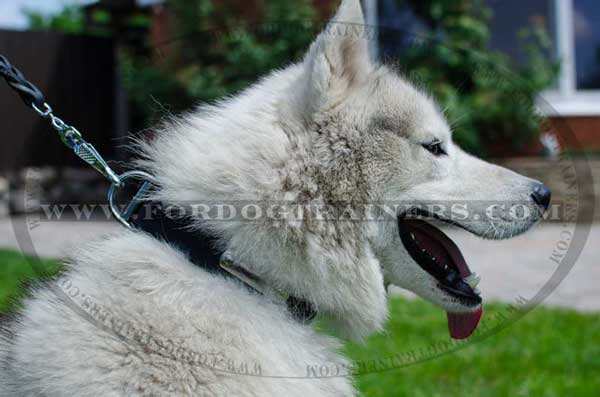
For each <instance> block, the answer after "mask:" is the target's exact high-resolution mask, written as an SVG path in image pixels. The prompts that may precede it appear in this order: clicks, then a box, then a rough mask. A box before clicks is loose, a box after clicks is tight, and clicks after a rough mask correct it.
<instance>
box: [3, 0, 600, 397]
mask: <svg viewBox="0 0 600 397" xmlns="http://www.w3.org/2000/svg"><path fill="white" fill-rule="evenodd" d="M337 5H338V0H313V1H309V0H296V1H294V2H291V1H289V0H220V1H217V0H162V1H161V0H98V1H92V0H90V1H86V0H0V54H3V55H5V56H7V57H8V58H9V59H10V60H11V61H12V62H13V63H14V64H15V65H16V66H17V67H19V68H20V69H21V70H22V71H23V72H24V74H25V75H26V76H27V77H28V79H29V80H31V81H32V82H33V83H35V84H36V85H38V86H39V87H40V88H41V89H42V91H43V92H44V93H45V94H46V97H47V99H48V101H49V102H50V104H51V105H52V106H53V108H54V110H55V112H56V113H57V114H58V115H59V116H61V117H62V118H63V119H64V120H65V121H67V122H69V123H71V124H73V125H75V126H77V128H78V129H79V130H80V131H81V132H82V133H83V134H84V136H85V137H86V139H87V140H88V141H90V142H92V143H93V144H94V145H95V146H96V147H97V148H98V149H99V151H100V152H101V153H102V154H103V155H104V156H105V157H106V158H107V159H110V160H111V165H113V166H114V167H115V168H116V169H123V168H124V166H125V164H126V163H127V161H128V159H129V158H130V154H129V153H128V151H127V149H126V148H125V146H126V145H127V143H128V142H129V141H128V138H130V137H131V136H140V135H142V136H151V135H152V133H153V132H152V127H153V126H154V125H156V123H158V122H159V121H160V120H161V119H162V118H164V117H166V116H169V115H171V114H177V113H180V112H182V111H186V110H190V109H192V108H193V106H195V105H197V104H201V103H210V102H212V101H214V100H215V99H217V98H220V97H222V96H225V95H230V94H235V93H237V92H239V91H240V90H242V89H244V88H245V87H247V86H248V85H250V84H251V83H252V82H254V81H255V80H256V79H257V78H258V77H260V76H261V75H264V74H265V73H267V72H269V71H270V70H273V69H275V68H278V67H282V66H285V65H287V64H289V63H291V62H294V61H298V60H299V59H301V56H302V54H303V53H304V52H305V51H306V49H307V47H308V45H309V44H310V42H311V41H312V40H313V39H314V37H315V36H316V34H317V33H318V32H319V31H320V29H321V28H322V24H323V23H324V22H325V21H327V20H328V18H329V17H330V16H331V15H332V13H333V12H334V10H335V9H336V7H337ZM363 6H364V9H365V12H366V16H367V20H368V25H369V26H370V27H371V28H372V29H373V32H374V35H373V40H371V51H372V53H373V55H374V56H377V57H378V58H379V59H381V60H382V61H383V62H386V63H389V64H392V65H394V67H396V68H398V69H400V71H401V72H402V73H404V74H405V75H406V76H407V77H408V78H410V79H411V80H413V81H414V82H416V83H417V84H419V85H421V86H423V87H425V88H426V89H428V90H429V91H430V92H432V94H433V95H434V96H435V97H436V98H437V99H438V101H439V102H440V105H441V107H442V108H443V109H444V110H445V112H446V114H447V116H448V118H449V120H450V122H451V123H452V125H453V129H454V136H455V140H456V141H457V142H458V143H459V144H460V145H461V146H462V147H463V148H465V149H466V150H468V151H469V152H471V153H474V154H476V155H478V156H482V157H484V158H486V159H488V160H490V161H493V162H496V163H499V164H501V165H504V166H506V167H509V168H511V169H514V170H515V171H517V172H520V173H523V174H526V175H529V176H531V177H534V178H537V179H539V180H542V181H544V182H545V183H546V184H548V185H549V186H550V187H551V188H552V190H553V192H554V196H553V204H554V205H555V206H556V208H558V212H557V214H558V215H557V216H555V217H553V218H552V219H550V220H549V221H547V222H544V223H543V224H542V225H541V226H540V227H539V228H538V229H537V230H536V231H535V232H533V233H530V234H528V235H526V236H523V237H520V238H518V239H515V240H511V241H507V242H502V243H490V242H482V241H479V240H476V239H475V238H474V237H472V236H470V235H467V234H465V233H462V232H460V231H457V230H451V231H449V233H451V235H452V237H453V238H454V239H455V240H457V241H458V242H459V245H460V246H461V248H462V249H463V252H464V253H465V256H466V257H467V260H468V261H469V262H470V263H471V264H472V265H471V267H472V268H474V269H475V270H476V271H477V272H478V273H479V274H481V275H482V277H483V281H482V284H481V290H482V291H483V294H484V298H485V299H486V300H487V301H494V302H497V303H494V304H492V305H490V306H489V310H491V311H492V312H494V311H501V310H502V309H503V308H505V307H506V306H505V305H506V304H510V303H513V302H514V301H515V299H517V298H518V297H525V298H530V297H532V296H533V295H535V294H536V293H537V292H538V291H539V290H540V288H541V287H542V286H543V285H545V284H546V282H547V281H548V280H549V278H550V277H551V276H552V275H553V274H554V273H555V272H556V271H557V264H556V263H555V262H553V261H551V260H549V258H551V257H552V254H553V252H554V250H555V248H556V245H557V243H559V242H560V236H561V232H562V231H564V230H566V229H569V228H571V229H572V228H573V227H574V225H573V222H569V220H568V219H565V218H564V217H563V215H564V214H562V212H561V210H560V208H563V207H564V203H565V202H566V201H567V200H568V199H569V197H570V195H571V196H572V195H573V192H572V188H573V185H572V183H571V182H572V179H569V178H568V177H567V176H568V175H569V174H571V173H574V172H575V170H577V171H579V172H578V173H577V176H578V179H577V182H578V185H579V187H581V189H580V190H579V191H578V192H575V193H576V201H577V206H578V208H579V209H580V210H581V211H583V214H582V217H581V218H582V220H583V221H584V223H585V224H586V227H587V228H589V229H590V234H589V238H588V240H587V244H586V246H585V249H584V250H583V252H582V253H581V255H580V256H579V258H578V261H577V262H576V263H575V265H574V267H573V269H572V270H571V271H570V273H569V275H568V276H567V278H566V279H565V280H564V281H562V282H561V283H560V285H557V289H556V290H555V291H554V293H553V294H552V295H550V296H549V297H548V298H547V299H546V300H545V305H544V306H545V307H544V308H540V309H536V310H535V312H534V313H532V314H530V315H528V316H527V317H526V318H525V319H524V320H523V321H520V322H519V323H518V324H517V325H515V326H513V327H511V328H510V329H509V330H507V331H504V332H502V333H500V334H498V335H496V336H494V337H493V338H490V339H488V340H486V341H485V342H483V343H480V344H478V345H476V346H474V347H470V348H468V349H465V350H464V351H462V352H460V353H457V354H454V355H452V356H451V357H446V358H442V359H438V360H434V361H432V362H430V363H427V364H421V365H415V366H411V367H410V368H406V369H403V370H399V371H396V372H392V373H385V374H379V375H369V376H364V377H360V378H359V380H358V383H357V384H358V385H359V386H360V388H361V390H362V391H363V393H364V394H365V395H368V396H379V395H381V396H389V395H411V396H420V395H423V396H433V395H440V396H442V395H443V396H448V395H465V394H466V395H476V396H479V395H481V396H488V395H490V396H495V395H498V396H507V395H510V396H513V395H514V396H517V395H518V396H529V395H532V396H541V395H544V396H545V395H559V396H560V395H565V394H567V393H569V394H570V395H582V396H583V395H586V396H587V395H589V396H597V395H600V383H599V382H600V380H599V379H598V376H597V374H598V373H599V372H598V371H600V337H599V335H600V332H598V331H600V321H599V320H600V316H598V314H597V311H598V310H600V289H598V287H597V285H598V283H600V270H599V269H598V266H597V264H596V259H597V257H598V255H599V254H600V247H598V246H595V245H594V242H595V241H597V239H598V237H599V236H600V229H599V228H598V227H597V225H596V221H597V220H598V219H600V215H598V211H596V212H595V213H594V211H593V207H594V205H595V204H596V203H597V202H598V196H597V194H596V193H595V192H596V191H598V190H600V189H599V187H600V185H598V181H600V25H598V24H597V23H596V22H597V21H598V20H600V2H598V1H597V0H527V1H520V0H363ZM0 108H1V109H2V120H1V121H0V139H1V140H2V144H1V145H0V312H2V311H4V312H7V311H9V310H10V308H11V307H13V305H14V300H13V299H12V298H13V297H14V296H16V295H15V294H17V295H18V291H20V290H21V289H22V285H23V283H24V282H27V280H30V279H31V278H32V277H33V276H34V275H33V273H32V271H31V270H30V269H28V267H27V265H26V258H27V256H24V255H29V256H32V255H40V256H42V257H44V258H61V257H63V256H64V255H65V252H68V249H69V247H71V246H74V245H77V244H79V243H80V242H81V241H84V240H87V239H91V238H94V237H96V236H98V235H99V234H101V233H104V232H107V231H110V230H114V229H115V228H118V227H119V226H117V225H116V224H114V223H112V222H108V221H106V220H104V219H96V220H95V221H94V222H76V221H74V220H73V221H72V222H69V221H61V222H45V223H41V224H36V225H35V227H32V226H31V225H30V224H28V223H27V222H28V219H29V218H28V217H30V216H31V215H32V214H36V213H39V212H40V211H41V208H42V207H41V206H42V205H43V204H52V203H70V204H81V203H99V202H103V200H104V195H105V191H106V188H107V186H106V183H105V182H104V180H103V179H102V177H100V176H99V175H97V174H96V173H95V172H94V171H91V170H89V169H88V168H86V167H85V166H84V164H82V163H81V162H80V161H79V160H78V159H77V158H76V157H74V156H73V155H72V153H71V152H70V151H69V150H68V149H66V148H65V147H63V146H62V143H61V142H60V140H59V139H57V137H56V136H55V135H54V133H53V131H51V130H50V128H49V126H48V124H47V123H46V122H45V121H44V120H40V119H39V118H38V117H36V116H35V114H34V113H33V112H32V111H31V110H29V109H27V108H25V107H24V106H23V104H22V103H21V101H20V100H19V98H18V97H17V96H16V95H15V94H14V93H13V92H12V91H10V90H9V89H8V88H5V89H0ZM588 173H589V174H588ZM32 176H33V178H34V179H35V181H36V189H35V190H36V192H35V195H32V194H31V189H30V188H28V184H27V180H28V178H30V177H32ZM561 206H562V207H561ZM22 225H24V226H22ZM23 232H26V233H27V234H28V236H30V237H31V239H32V241H33V244H23V243H22V239H21V238H20V236H19V233H23ZM48 266H49V267H50V268H54V267H55V266H56V265H55V262H54V261H53V260H49V261H48ZM396 292H397V291H396ZM391 305H392V309H393V312H392V313H393V314H392V319H391V320H390V326H389V333H388V334H386V335H384V336H378V337H375V338H373V339H372V340H370V341H369V342H368V344H367V345H366V346H355V345H348V346H347V347H346V349H347V350H348V352H349V354H351V355H352V356H353V357H355V358H362V359H367V360H368V359H369V358H371V359H372V358H373V357H381V356H385V355H388V354H396V353H401V352H403V351H405V350H407V349H413V348H418V347H420V346H429V345H431V344H432V343H435V341H438V340H445V339H447V336H446V335H445V332H446V331H445V330H444V327H445V325H444V323H445V321H444V318H443V316H442V314H441V312H438V311H437V310H435V309H433V308H431V307H430V306H429V305H427V304H425V303H423V302H420V301H418V300H415V299H414V297H412V296H409V295H406V294H402V295H401V296H399V297H397V298H395V300H393V302H392V303H391ZM503 305H504V306H503ZM592 374H595V375H593V376H592Z"/></svg>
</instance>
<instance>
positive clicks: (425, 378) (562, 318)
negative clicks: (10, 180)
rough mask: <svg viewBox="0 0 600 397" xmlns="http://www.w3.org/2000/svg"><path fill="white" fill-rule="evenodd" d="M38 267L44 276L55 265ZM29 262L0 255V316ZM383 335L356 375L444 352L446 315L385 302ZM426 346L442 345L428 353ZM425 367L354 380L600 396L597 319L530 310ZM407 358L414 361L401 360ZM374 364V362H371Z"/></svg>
mask: <svg viewBox="0 0 600 397" xmlns="http://www.w3.org/2000/svg"><path fill="white" fill-rule="evenodd" d="M40 266H41V267H42V268H45V269H48V270H49V271H50V272H51V273H52V272H55V271H57V269H58V268H59V267H58V265H57V263H56V262H55V261H42V262H41V264H40ZM35 274H36V272H34V271H33V270H32V268H31V266H30V265H29V261H28V260H26V259H25V258H23V257H22V256H21V255H19V254H17V253H15V252H10V251H1V250H0V313H1V312H5V311H6V310H8V308H9V307H12V304H13V303H11V302H13V301H14V299H12V298H14V297H16V296H19V290H20V285H22V284H23V282H27V281H28V280H31V279H32V278H34V277H35ZM390 312H391V316H390V321H389V323H388V325H387V327H386V334H384V335H377V336H374V337H372V338H370V339H369V340H368V341H367V342H366V344H364V345H357V344H347V345H346V346H345V348H344V350H345V353H346V354H347V355H348V356H350V357H351V358H352V359H353V360H355V362H357V363H363V365H365V366H364V367H362V368H372V367H373V363H374V362H375V363H376V364H377V368H381V367H382V366H383V367H387V366H388V365H389V363H390V361H387V360H386V358H389V357H413V358H414V357H423V356H425V357H427V356H428V355H429V354H430V353H431V352H434V351H438V352H444V351H446V350H447V349H446V348H445V347H444V346H446V347H447V346H456V345H448V343H449V342H450V339H449V338H448V330H447V324H446V317H445V314H444V313H443V312H442V311H441V310H439V309H437V308H434V307H433V306H431V305H430V304H428V303H425V302H422V301H408V300H404V299H400V298H394V299H392V300H391V301H390ZM485 312H486V313H485V314H484V320H483V321H482V324H481V325H480V328H479V329H480V330H484V331H485V328H486V326H487V327H488V328H487V329H491V328H492V325H496V324H499V323H502V322H503V321H500V320H499V319H501V317H500V315H501V314H506V313H508V306H507V305H499V304H491V305H486V306H485ZM432 346H438V347H439V346H442V347H441V348H439V349H437V350H435V349H433V350H432ZM461 347H463V348H462V349H460V350H459V351H457V352H454V353H450V354H444V355H442V356H441V357H438V358H434V359H432V360H429V361H426V362H420V363H417V364H413V365H409V366H406V367H403V368H399V369H395V370H389V371H384V372H379V373H374V374H368V375H358V376H355V382H356V385H357V386H358V387H359V388H360V390H361V391H362V395H363V396H368V397H378V396H386V397H388V396H394V397H395V396H408V397H421V396H422V397H436V396H440V397H441V396H443V397H452V396H460V397H480V396H481V397H488V396H489V397H495V396H498V397H528V396H532V397H553V396H556V397H563V396H570V397H571V396H573V397H578V396H590V397H592V396H600V315H591V314H590V315H584V314H579V313H577V312H574V311H569V310H557V309H545V308H537V309H535V310H534V311H533V312H531V313H529V314H527V315H526V316H525V317H524V318H522V319H521V320H519V321H518V322H516V323H515V324H513V325H511V326H510V327H508V328H506V329H504V330H503V331H501V332H499V333H496V334H494V335H493V336H490V337H489V338H486V339H484V340H482V341H480V342H477V343H473V342H467V344H466V346H461ZM409 352H413V353H414V355H413V356H407V355H406V354H407V353H409ZM373 360H378V361H373Z"/></svg>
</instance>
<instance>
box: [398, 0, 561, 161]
mask: <svg viewBox="0 0 600 397" xmlns="http://www.w3.org/2000/svg"><path fill="white" fill-rule="evenodd" d="M397 1H398V2H399V3H400V6H412V7H413V9H414V10H415V12H416V13H417V15H419V16H420V17H422V18H423V19H424V20H425V21H427V23H428V24H429V26H430V27H431V30H432V33H431V35H428V36H426V37H415V39H416V40H415V41H416V42H417V45H413V46H410V48H409V49H408V50H407V51H406V52H405V53H404V54H403V55H402V56H401V57H400V59H399V60H398V62H399V64H401V65H402V67H403V68H404V69H405V70H406V71H407V73H408V74H409V75H410V76H411V77H412V79H414V80H415V81H416V82H418V83H419V84H421V85H423V86H424V87H425V88H426V89H428V90H429V91H430V92H432V93H433V94H434V96H435V97H436V98H437V99H438V101H439V102H440V104H441V107H442V108H443V109H444V110H445V112H446V114H447V116H448V118H449V119H450V121H451V122H452V123H453V124H454V127H455V128H454V129H455V139H456V141H457V142H458V143H459V144H460V145H461V146H463V147H464V148H465V149H467V150H468V151H470V152H474V153H476V154H479V155H486V154H487V153H486V152H488V149H489V147H490V146H491V145H494V144H495V143H497V142H506V143H508V144H510V145H512V147H513V149H516V150H519V149H521V148H522V147H523V146H524V145H526V144H530V143H531V142H532V141H534V139H535V138H537V137H538V135H539V133H540V130H541V122H542V119H541V117H540V116H538V114H537V113H536V110H535V100H536V98H537V96H538V94H539V93H540V92H541V91H543V90H544V89H545V88H547V87H548V86H550V85H551V84H552V83H553V82H554V81H555V79H556V76H557V74H558V71H559V68H558V65H557V64H555V63H553V62H551V61H549V59H548V58H549V57H548V56H547V54H548V53H549V52H550V47H551V43H550V41H549V39H548V36H547V34H546V30H545V27H544V26H542V25H535V26H531V27H530V28H529V29H527V30H524V31H523V32H521V39H522V49H523V50H524V53H525V55H526V61H525V62H524V63H522V64H518V63H516V62H514V61H513V60H511V59H510V58H509V57H508V56H507V55H505V54H503V53H501V52H499V51H494V50H491V49H490V44H489V38H490V31H489V27H488V26H489V22H490V19H491V17H492V13H491V11H490V9H489V8H487V7H485V4H484V1H483V0H451V1H450V0H427V1H422V0H419V1H417V0H397Z"/></svg>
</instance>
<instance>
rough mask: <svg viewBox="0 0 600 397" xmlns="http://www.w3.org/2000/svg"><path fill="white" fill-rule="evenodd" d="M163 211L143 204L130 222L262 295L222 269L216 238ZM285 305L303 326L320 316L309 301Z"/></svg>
mask: <svg viewBox="0 0 600 397" xmlns="http://www.w3.org/2000/svg"><path fill="white" fill-rule="evenodd" d="M164 208H165V207H164V206H163V204H162V203H159V202H153V201H145V202H144V201H143V202H140V203H139V205H138V207H137V209H135V210H134V211H133V212H132V215H131V217H130V219H128V221H129V223H130V224H131V225H132V226H133V227H134V228H136V229H138V230H142V231H144V232H146V233H148V234H150V235H152V236H153V237H155V238H157V239H159V240H161V241H165V242H167V243H169V244H171V245H172V246H174V247H176V248H177V249H179V250H180V251H182V252H183V253H184V254H185V255H187V257H188V258H189V260H190V261H191V262H192V263H193V264H195V265H196V266H198V267H200V268H202V269H204V270H206V271H207V272H210V273H213V274H218V275H221V276H223V277H226V278H232V279H236V280H238V281H240V282H242V283H243V284H244V285H245V286H247V287H248V288H249V289H250V290H252V291H255V292H257V293H260V291H258V290H257V289H256V288H254V287H253V286H251V285H250V284H248V283H247V282H245V281H244V280H241V279H240V278H238V277H235V276H234V275H233V274H231V273H230V272H228V271H227V270H225V269H224V268H223V267H221V260H222V256H223V254H224V251H223V250H222V249H221V248H219V246H218V244H217V240H216V239H215V238H213V237H211V236H209V235H207V234H205V233H202V232H201V231H197V230H190V228H189V225H190V222H189V220H188V219H180V218H177V217H171V216H167V214H166V213H165V210H164ZM286 305H287V307H288V310H289V311H290V313H291V314H292V316H293V317H294V318H295V319H296V320H298V321H300V322H303V323H304V322H310V321H311V320H313V319H314V318H315V316H316V314H317V312H316V310H315V309H314V307H313V305H312V304H311V303H310V302H308V301H306V300H303V299H299V298H296V297H293V296H290V297H288V298H287V300H286Z"/></svg>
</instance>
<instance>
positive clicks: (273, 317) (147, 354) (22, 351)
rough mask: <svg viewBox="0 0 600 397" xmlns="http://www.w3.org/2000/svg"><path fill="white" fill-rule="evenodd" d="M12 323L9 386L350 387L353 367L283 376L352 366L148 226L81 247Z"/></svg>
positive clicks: (5, 379)
mask: <svg viewBox="0 0 600 397" xmlns="http://www.w3.org/2000/svg"><path fill="white" fill-rule="evenodd" d="M9 328H10V332H11V333H12V337H8V336H6V337H3V339H0V357H2V358H3V360H4V363H3V364H2V365H3V366H4V367H5V368H4V371H3V375H0V391H2V393H1V394H2V395H7V394H10V392H11V391H12V392H13V393H15V394H18V395H23V394H25V395H37V394H40V393H42V390H44V392H47V393H49V394H56V395H70V394H74V395H75V394H77V395H124V394H128V395H165V394H176V395H190V394H191V395H207V396H221V395H224V396H225V395H231V393H233V392H234V391H235V394H236V395H276V394H277V395H283V394H286V395H301V394H306V393H312V394H313V395H321V394H326V395H332V394H335V395H352V394H353V391H352V387H351V385H350V382H349V381H347V380H346V379H345V378H335V379H328V380H323V381H318V382H317V381H314V380H311V381H310V382H298V381H293V380H290V379H285V378H286V377H299V376H300V377H301V376H306V375H308V372H307V371H308V368H309V366H314V365H323V364H330V365H339V366H340V367H342V366H345V365H346V362H345V361H344V360H343V359H342V358H341V357H339V356H338V355H336V354H335V353H334V351H335V350H336V348H337V344H336V342H335V341H334V340H332V339H330V338H328V337H325V336H322V335H320V334H317V333H316V332H315V331H313V330H312V329H311V328H310V327H308V326H304V325H301V324H298V323H296V322H295V321H294V320H293V319H291V317H290V316H289V314H288V313H287V312H286V310H285V309H284V308H283V307H282V306H280V305H278V304H276V303H272V302H270V301H268V300H267V299H265V298H264V297H262V296H260V295H258V294H253V293H251V292H249V291H247V290H246V289H245V288H241V287H240V286H239V285H237V284H236V283H235V282H233V281H230V280H226V279H224V278H221V277H219V276H214V275H211V274H208V273H206V272H205V271H204V270H202V269H200V268H197V267H195V266H194V265H193V264H192V263H190V262H189V261H188V260H187V259H186V257H185V256H184V255H183V254H182V253H180V252H178V251H177V250H175V249H174V248H172V247H170V246H169V245H168V244H166V243H163V242H160V241H157V240H155V239H153V238H152V237H150V236H147V235H145V234H143V233H137V232H129V231H127V232H122V233H119V234H116V235H113V236H111V237H108V238H106V239H103V240H101V241H97V242H94V243H91V244H89V245H87V246H86V247H85V248H83V249H81V250H80V251H79V252H78V253H77V254H76V255H74V256H73V258H72V259H71V260H70V262H69V265H68V267H67V270H66V272H65V274H64V275H63V276H61V277H60V278H59V279H57V280H56V281H53V282H51V283H49V284H48V285H47V286H46V287H44V288H40V289H39V290H38V291H36V292H35V294H34V298H32V299H29V300H27V301H26V302H25V305H24V308H23V310H22V312H21V314H20V317H19V320H18V321H15V322H13V323H12V324H11V325H10V326H9ZM281 376H283V377H284V379H276V378H277V377H281ZM273 377H275V378H273ZM291 383H293V384H294V387H293V390H292V389H290V388H289V387H290V384H291ZM240 391H241V392H240ZM290 393H291V394H290Z"/></svg>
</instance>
